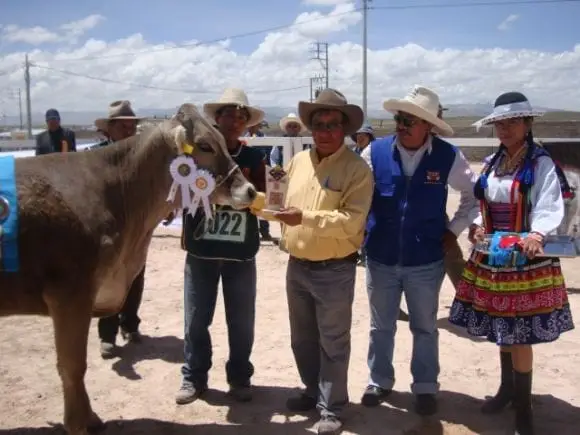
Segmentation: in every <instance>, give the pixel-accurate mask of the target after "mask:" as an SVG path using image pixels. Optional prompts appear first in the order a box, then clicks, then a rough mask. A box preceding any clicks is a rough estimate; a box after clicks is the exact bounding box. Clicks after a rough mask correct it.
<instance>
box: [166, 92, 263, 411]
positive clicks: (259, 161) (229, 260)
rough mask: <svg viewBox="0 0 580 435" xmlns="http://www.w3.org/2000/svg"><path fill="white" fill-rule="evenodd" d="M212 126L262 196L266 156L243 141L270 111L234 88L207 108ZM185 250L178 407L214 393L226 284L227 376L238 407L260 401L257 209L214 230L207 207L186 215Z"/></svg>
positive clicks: (221, 216)
mask: <svg viewBox="0 0 580 435" xmlns="http://www.w3.org/2000/svg"><path fill="white" fill-rule="evenodd" d="M204 112H205V114H206V116H207V117H208V119H211V120H215V123H216V124H217V128H218V129H219V131H220V133H221V134H222V135H223V137H224V139H225V142H226V145H227V148H228V151H229V152H230V154H231V156H232V158H233V159H234V161H235V162H236V163H237V164H238V166H239V167H240V169H241V171H242V173H243V174H244V176H245V177H246V178H247V179H248V180H249V181H250V182H251V183H252V184H254V186H255V187H256V189H257V190H258V191H260V192H264V190H265V184H266V170H265V168H266V166H265V162H264V158H263V155H262V153H261V152H260V151H258V150H257V149H255V148H254V147H249V146H247V145H244V144H243V142H241V141H240V140H239V138H240V137H241V136H242V135H243V133H244V131H245V130H246V129H247V128H248V127H249V126H252V125H256V124H258V123H259V122H260V121H261V120H262V119H263V118H264V112H263V111H262V110H260V109H258V108H255V107H252V106H250V104H249V103H248V98H247V96H246V94H245V92H244V91H242V90H240V89H227V90H226V91H225V92H224V94H223V95H222V97H221V98H220V101H218V102H215V103H207V104H205V105H204ZM182 248H183V249H184V250H185V251H186V252H187V255H186V259H185V268H184V269H185V279H184V299H185V306H184V311H185V315H184V317H185V325H184V330H185V331H184V364H183V366H182V368H181V374H182V377H183V380H182V383H181V388H180V389H179V391H178V392H177V395H176V397H175V401H176V403H177V404H180V405H183V404H187V403H191V402H193V401H195V400H196V399H197V398H198V397H200V396H201V395H203V394H204V393H205V392H206V391H207V389H208V372H209V370H210V368H211V366H212V345H211V337H210V333H209V326H210V324H211V323H212V320H213V317H214V312H215V307H216V300H217V295H218V286H219V282H220V279H221V282H222V290H223V297H224V306H225V314H226V323H227V326H228V337H229V340H228V341H229V359H228V361H227V363H226V377H227V382H228V384H229V387H230V390H229V395H231V396H232V397H233V398H234V400H236V401H240V402H245V401H249V400H251V399H252V391H251V382H250V379H251V377H252V375H253V373H254V366H253V365H252V363H251V361H250V356H251V353H252V347H253V344H254V326H255V309H256V308H255V306H256V286H257V283H256V275H257V271H256V254H257V253H258V250H259V248H260V233H259V224H258V218H257V217H256V216H255V215H254V214H252V213H251V211H250V209H242V210H237V209H234V208H232V207H228V206H218V207H216V212H215V213H214V217H213V220H212V223H211V225H209V228H207V227H206V217H205V213H204V212H203V208H200V209H198V210H196V212H195V214H194V216H192V215H191V214H190V213H184V217H183V231H182Z"/></svg>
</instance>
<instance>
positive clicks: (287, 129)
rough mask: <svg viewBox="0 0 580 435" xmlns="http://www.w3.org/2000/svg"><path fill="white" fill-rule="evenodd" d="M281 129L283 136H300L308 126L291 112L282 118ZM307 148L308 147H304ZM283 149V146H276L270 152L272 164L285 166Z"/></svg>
mask: <svg viewBox="0 0 580 435" xmlns="http://www.w3.org/2000/svg"><path fill="white" fill-rule="evenodd" d="M280 129H281V130H282V131H283V134H282V136H283V137H298V136H300V134H301V133H303V132H304V131H306V127H304V124H302V121H300V118H298V116H296V114H295V113H289V114H288V115H286V116H285V117H283V118H282V119H280ZM304 149H306V147H304ZM282 160H283V150H282V147H281V146H278V147H274V149H272V152H271V153H270V166H284V164H283V161H282Z"/></svg>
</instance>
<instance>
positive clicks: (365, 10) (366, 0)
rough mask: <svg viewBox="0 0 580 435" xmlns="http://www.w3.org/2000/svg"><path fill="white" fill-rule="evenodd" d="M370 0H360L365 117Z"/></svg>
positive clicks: (364, 108) (364, 106)
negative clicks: (361, 4) (361, 10)
mask: <svg viewBox="0 0 580 435" xmlns="http://www.w3.org/2000/svg"><path fill="white" fill-rule="evenodd" d="M371 1H372V0H362V2H363V58H362V61H363V66H362V71H363V76H362V83H363V89H362V92H363V98H362V100H363V107H362V109H363V113H364V114H365V118H366V117H367V15H368V10H369V3H370V2H371Z"/></svg>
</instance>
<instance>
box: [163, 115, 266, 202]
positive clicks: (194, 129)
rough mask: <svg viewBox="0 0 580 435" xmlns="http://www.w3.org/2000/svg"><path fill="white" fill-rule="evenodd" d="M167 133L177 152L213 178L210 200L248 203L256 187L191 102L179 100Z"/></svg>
mask: <svg viewBox="0 0 580 435" xmlns="http://www.w3.org/2000/svg"><path fill="white" fill-rule="evenodd" d="M170 135H171V136H172V139H173V141H174V142H175V145H176V147H177V152H178V154H186V155H189V156H191V157H192V158H193V160H194V161H195V164H196V166H197V167H198V168H200V169H205V170H207V171H209V172H210V173H211V174H212V175H213V177H214V178H215V180H216V189H215V190H214V192H213V194H212V196H211V198H210V200H211V201H212V202H213V203H215V204H221V205H229V206H232V207H234V208H238V209H239V208H245V207H248V206H249V205H250V204H251V203H252V201H253V200H254V198H255V197H256V188H255V187H254V186H253V185H252V184H251V183H250V182H248V180H246V178H245V177H244V175H243V174H242V172H241V170H240V169H239V168H238V166H237V165H236V163H235V162H234V161H233V159H232V158H231V156H230V154H229V152H228V150H227V147H226V143H225V140H224V138H223V136H222V135H221V134H220V133H219V131H218V130H217V129H216V128H215V127H213V126H212V125H211V124H210V123H209V122H208V121H207V120H206V119H205V118H204V117H203V116H202V115H201V113H200V112H199V111H198V110H197V109H196V107H195V106H194V105H193V104H183V105H182V106H181V107H180V108H179V110H178V111H177V113H176V114H175V115H174V116H173V118H172V128H171V131H170Z"/></svg>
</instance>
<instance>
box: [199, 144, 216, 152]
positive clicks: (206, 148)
mask: <svg viewBox="0 0 580 435" xmlns="http://www.w3.org/2000/svg"><path fill="white" fill-rule="evenodd" d="M197 147H198V148H199V149H200V150H201V151H202V152H204V153H212V154H213V153H214V151H213V148H212V147H211V146H210V145H208V144H206V143H203V142H199V143H198V144H197Z"/></svg>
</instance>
